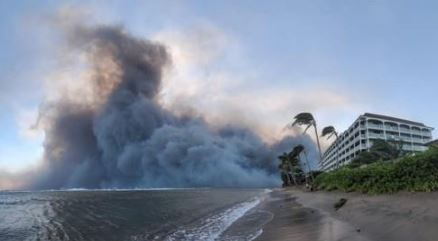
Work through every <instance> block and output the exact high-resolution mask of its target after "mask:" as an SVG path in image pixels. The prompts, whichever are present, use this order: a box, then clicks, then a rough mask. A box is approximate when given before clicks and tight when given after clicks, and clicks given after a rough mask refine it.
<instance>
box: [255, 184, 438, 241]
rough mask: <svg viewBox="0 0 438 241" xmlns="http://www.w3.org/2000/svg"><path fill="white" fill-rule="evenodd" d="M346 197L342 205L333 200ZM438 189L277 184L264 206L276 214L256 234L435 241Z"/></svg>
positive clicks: (315, 240)
mask: <svg viewBox="0 0 438 241" xmlns="http://www.w3.org/2000/svg"><path fill="white" fill-rule="evenodd" d="M341 198H346V199H347V202H346V203H345V205H344V206H343V207H341V208H340V209H339V210H335V208H334V204H335V203H336V202H337V201H339V199H341ZM437 205H438V193H436V192H435V193H397V194H392V195H376V196H370V195H365V194H359V193H343V192H322V191H318V192H305V191H302V190H299V189H278V190H274V191H273V192H272V193H271V194H270V197H269V198H268V199H267V200H266V201H265V202H264V203H263V204H262V205H261V206H260V208H262V209H264V210H266V211H268V212H271V213H272V214H273V219H272V220H271V221H270V222H269V223H267V224H266V225H265V226H264V228H263V233H262V234H261V235H260V236H259V237H258V238H257V239H256V240H259V241H262V240H297V241H319V240H320V241H335V240H350V241H351V240H353V241H355V240H357V241H362V240H369V241H392V240H394V241H395V240H397V241H436V240H438V209H437Z"/></svg>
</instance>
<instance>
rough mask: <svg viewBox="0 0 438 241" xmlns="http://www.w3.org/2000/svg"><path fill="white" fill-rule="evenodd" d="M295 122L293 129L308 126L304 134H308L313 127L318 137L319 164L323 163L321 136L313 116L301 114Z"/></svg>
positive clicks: (306, 113)
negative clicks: (296, 126)
mask: <svg viewBox="0 0 438 241" xmlns="http://www.w3.org/2000/svg"><path fill="white" fill-rule="evenodd" d="M294 119H295V120H294V122H292V124H291V127H293V126H295V125H300V126H301V125H307V127H306V129H305V130H304V132H303V133H306V131H307V130H308V129H309V128H310V127H312V126H313V129H314V130H315V136H316V143H317V144H318V151H319V163H320V164H321V161H322V153H321V145H320V143H319V136H318V130H317V128H316V121H315V118H313V115H312V114H310V113H308V112H302V113H299V114H298V115H296V116H295V117H294Z"/></svg>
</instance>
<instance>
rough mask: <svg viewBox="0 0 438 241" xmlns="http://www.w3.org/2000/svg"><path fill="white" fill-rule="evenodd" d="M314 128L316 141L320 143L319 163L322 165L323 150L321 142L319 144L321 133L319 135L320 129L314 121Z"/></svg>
mask: <svg viewBox="0 0 438 241" xmlns="http://www.w3.org/2000/svg"><path fill="white" fill-rule="evenodd" d="M313 129H314V130H315V136H316V143H317V144H318V151H319V165H320V166H321V163H322V152H321V144H319V135H318V130H317V128H316V123H313Z"/></svg>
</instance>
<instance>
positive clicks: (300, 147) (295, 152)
mask: <svg viewBox="0 0 438 241" xmlns="http://www.w3.org/2000/svg"><path fill="white" fill-rule="evenodd" d="M301 153H304V158H305V163H306V166H307V170H308V173H310V177H311V178H312V182H313V180H314V178H313V174H312V171H311V170H310V165H309V160H308V159H307V153H306V150H305V148H304V146H303V145H301V144H300V145H297V146H295V147H294V148H293V149H292V152H291V154H292V155H294V156H295V157H298V158H299V156H300V154H301ZM306 180H307V178H306Z"/></svg>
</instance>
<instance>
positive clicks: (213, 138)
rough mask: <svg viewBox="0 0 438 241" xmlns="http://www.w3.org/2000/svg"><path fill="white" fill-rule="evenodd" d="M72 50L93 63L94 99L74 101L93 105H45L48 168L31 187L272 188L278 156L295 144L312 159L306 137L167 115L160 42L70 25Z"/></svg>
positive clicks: (164, 56)
mask: <svg viewBox="0 0 438 241" xmlns="http://www.w3.org/2000/svg"><path fill="white" fill-rule="evenodd" d="M69 47H70V48H72V49H75V50H76V51H79V52H83V53H85V54H86V55H87V58H88V59H89V61H90V63H91V64H92V78H90V81H91V84H90V86H91V87H90V88H92V91H91V92H90V93H92V94H91V95H92V96H77V98H87V99H91V101H89V102H75V101H71V100H70V99H68V98H65V99H60V100H57V101H52V102H48V103H45V104H44V105H43V106H42V107H41V110H40V111H41V114H40V119H42V120H44V121H45V122H46V123H47V124H46V125H45V142H44V148H45V154H44V165H43V168H41V172H40V173H39V174H38V177H37V178H35V180H34V181H33V182H32V184H31V185H30V186H29V187H28V188H35V189H40V188H45V189H47V188H49V189H58V188H73V187H81V188H110V187H118V188H132V187H199V186H224V187H256V186H258V187H260V186H276V185H279V184H280V177H279V174H278V170H277V169H278V168H277V166H278V162H277V158H276V157H277V155H278V154H279V153H281V152H283V151H286V150H290V149H291V148H292V146H293V144H298V143H301V144H304V145H305V146H306V147H308V148H309V149H311V150H312V153H313V150H314V144H313V142H312V141H311V140H310V139H309V138H307V137H302V138H299V139H298V138H291V137H290V138H286V139H284V140H283V141H281V142H280V143H277V144H275V145H274V146H267V145H266V144H265V143H264V142H263V141H262V140H261V139H260V138H259V137H258V136H257V135H255V134H254V133H253V132H251V131H250V130H249V129H246V128H244V127H239V125H238V124H232V125H229V126H225V127H221V128H212V127H210V126H209V125H207V124H206V122H205V121H203V119H202V118H200V117H193V116H190V115H187V116H183V117H181V116H175V115H173V114H172V113H171V112H169V111H167V110H165V109H164V108H163V107H162V106H160V104H159V103H158V101H157V100H156V97H157V94H158V93H159V91H160V84H161V76H162V72H163V68H164V67H165V66H166V65H168V64H169V55H168V53H167V52H166V49H165V48H164V47H163V46H162V45H160V44H157V43H154V42H150V41H146V40H141V39H138V38H135V37H133V36H131V35H129V34H127V33H126V32H124V31H123V30H122V29H121V28H118V27H107V26H100V27H96V28H90V27H74V28H73V30H71V31H70V32H69ZM181 88H184V86H181ZM86 93H88V92H86ZM84 94H85V92H84ZM261 118H263V117H261Z"/></svg>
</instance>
